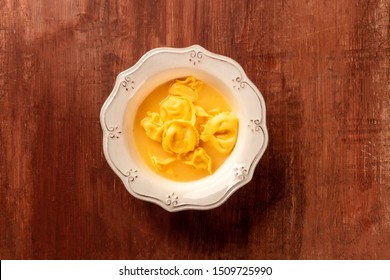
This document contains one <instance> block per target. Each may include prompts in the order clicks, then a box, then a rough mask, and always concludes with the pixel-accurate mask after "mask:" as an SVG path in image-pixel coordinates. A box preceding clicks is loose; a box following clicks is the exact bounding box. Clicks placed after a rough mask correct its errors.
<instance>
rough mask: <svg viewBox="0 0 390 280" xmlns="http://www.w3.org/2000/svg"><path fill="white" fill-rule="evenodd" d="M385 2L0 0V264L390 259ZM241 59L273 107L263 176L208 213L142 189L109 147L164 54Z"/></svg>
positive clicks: (389, 37)
mask: <svg viewBox="0 0 390 280" xmlns="http://www.w3.org/2000/svg"><path fill="white" fill-rule="evenodd" d="M389 19H390V3H389V1H384V0H377V1H374V0H373V1H366V0H361V1H352V0H346V1H326V0H318V1H314V0H297V1H285V0H276V1H267V0H262V1H226V0H214V1H173V0H171V1H147V0H141V1H124V0H123V1H121V0H117V1H109V0H106V1H103V0H96V1H87V0H74V1H60V0H55V1H53V0H47V1H45V0H40V1H32V0H31V1H28V0H19V1H17V0H1V1H0V65H1V66H0V145H1V146H0V258H1V259H389V258H390V22H389ZM192 44H200V45H202V46H203V47H205V48H207V49H209V50H210V51H212V52H216V53H220V54H223V55H226V56H229V57H232V58H233V59H235V60H237V61H238V62H239V63H240V64H241V65H242V66H243V67H244V69H245V70H246V72H247V74H248V76H249V78H250V79H251V80H252V81H253V82H254V83H255V84H256V85H257V86H258V87H259V89H260V90H261V91H262V93H263V95H264V98H265V100H266V104H267V122H268V128H269V134H270V142H269V146H268V149H267V151H266V153H265V155H264V157H263V158H262V159H261V161H260V164H259V166H258V168H257V169H256V173H255V177H254V180H253V181H252V182H251V183H250V184H248V185H247V186H245V187H244V188H242V189H240V190H239V191H238V192H237V193H235V194H234V195H233V197H231V198H230V199H229V200H228V201H227V202H226V203H225V204H223V205H222V206H220V207H219V208H216V209H214V210H210V211H185V212H179V213H173V214H172V213H168V212H166V211H164V210H163V209H161V208H160V207H159V206H156V205H153V204H150V203H147V202H143V201H140V200H137V199H135V198H133V197H132V196H131V195H130V194H129V193H128V192H127V191H126V189H125V188H124V187H123V185H122V183H121V181H120V179H119V178H118V177H117V176H116V175H115V174H114V172H113V171H112V170H111V169H110V168H109V166H108V164H107V162H106V160H105V158H104V156H103V151H102V131H101V128H100V123H99V113H100V109H101V106H102V104H103V102H104V101H105V99H106V98H107V96H108V95H109V93H110V92H111V89H112V87H113V84H114V81H115V78H116V75H117V74H118V73H119V72H121V71H122V70H124V69H127V68H129V67H130V66H132V65H133V64H134V63H135V62H136V61H138V59H139V58H140V57H141V56H142V55H143V54H144V53H145V52H146V51H148V50H150V49H152V48H155V47H162V46H172V47H185V46H189V45H192Z"/></svg>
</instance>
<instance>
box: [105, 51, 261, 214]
mask: <svg viewBox="0 0 390 280" xmlns="http://www.w3.org/2000/svg"><path fill="white" fill-rule="evenodd" d="M190 75H194V76H196V77H197V78H199V79H200V80H203V81H205V82H206V83H208V84H210V85H212V86H213V87H215V88H216V89H217V90H218V91H219V92H223V93H224V95H225V97H226V99H227V100H228V103H229V104H230V105H231V107H232V109H233V111H234V112H235V113H236V114H237V116H238V118H239V133H238V138H237V143H236V146H235V148H234V150H233V151H232V153H231V155H230V156H229V157H228V158H227V159H226V161H225V162H224V163H223V164H222V166H220V167H219V168H218V169H217V170H216V171H215V172H214V173H213V174H212V175H210V176H207V177H205V178H202V179H199V180H195V181H190V182H176V181H172V180H169V179H166V178H164V177H162V176H160V175H158V174H157V173H155V172H154V171H153V170H151V169H150V168H149V167H148V166H147V165H146V163H145V162H144V161H143V160H142V158H141V156H140V155H139V153H138V152H137V149H136V147H135V145H132V142H133V141H132V140H133V139H132V137H133V135H132V127H131V126H132V124H133V123H134V118H135V113H136V111H137V108H138V105H139V104H140V103H141V102H142V101H143V100H144V98H145V97H146V96H147V95H148V94H149V93H150V92H151V90H153V88H155V87H157V86H158V85H160V84H162V83H164V82H166V81H169V80H172V79H175V78H179V77H183V76H190ZM100 122H101V126H102V130H103V151H104V155H105V157H106V159H107V162H108V164H109V165H110V167H111V168H112V169H113V171H114V172H115V173H116V174H117V175H118V176H119V177H120V178H121V179H122V182H123V183H124V185H125V187H126V189H127V190H128V191H129V192H130V194H132V195H133V196H134V197H136V198H139V199H142V200H145V201H149V202H153V203H155V204H158V205H159V206H161V207H162V208H164V209H165V210H167V211H170V212H175V211H180V210H188V209H193V210H195V209H196V210H206V209H212V208H215V207H217V206H219V205H221V204H222V203H224V202H225V201H226V200H227V199H228V198H229V197H230V196H231V195H232V194H233V193H234V192H235V191H236V190H238V189H239V188H241V187H242V186H244V185H245V184H247V183H248V182H249V181H251V179H252V177H253V173H254V171H255V168H256V166H257V164H258V162H259V160H260V158H261V157H262V155H263V153H264V151H265V149H266V147H267V145H268V131H267V127H266V108H265V102H264V99H263V96H262V95H261V93H260V91H259V90H258V89H257V87H256V86H255V85H254V84H253V83H252V82H251V81H250V80H249V78H248V77H247V76H246V74H245V72H244V70H243V69H242V67H241V66H240V65H239V64H238V63H237V62H236V61H234V60H233V59H231V58H228V57H226V56H222V55H218V54H215V53H212V52H210V51H208V50H206V49H204V48H202V47H201V46H198V45H193V46H190V47H188V48H156V49H152V50H150V51H149V52H147V53H146V54H144V55H143V56H142V57H141V59H140V60H139V61H138V62H137V63H136V64H135V65H134V66H132V67H130V68H129V69H127V70H125V71H123V72H121V73H119V75H118V76H117V79H116V82H115V85H114V88H113V90H112V92H111V94H110V95H109V97H108V98H107V100H106V101H105V103H104V104H103V106H102V109H101V112H100Z"/></svg>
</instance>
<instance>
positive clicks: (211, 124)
mask: <svg viewBox="0 0 390 280" xmlns="http://www.w3.org/2000/svg"><path fill="white" fill-rule="evenodd" d="M237 132H238V119H237V117H236V115H235V114H233V113H232V112H223V113H219V114H218V115H215V116H213V117H212V118H211V119H209V120H208V121H207V123H206V124H205V126H204V130H203V132H202V134H201V135H200V139H202V141H204V142H210V143H211V144H212V146H213V147H214V148H215V149H216V150H217V151H218V152H220V153H222V154H228V153H230V152H231V151H232V150H233V148H234V145H235V144H236V139H237Z"/></svg>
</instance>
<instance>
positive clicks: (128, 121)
mask: <svg viewBox="0 0 390 280" xmlns="http://www.w3.org/2000/svg"><path fill="white" fill-rule="evenodd" d="M186 76H194V77H196V78H197V79H199V80H202V81H203V82H205V83H207V84H209V85H210V86H212V87H214V88H215V89H216V90H217V91H219V92H220V93H221V94H222V95H223V96H224V98H225V99H226V100H227V102H228V103H229V105H230V107H231V109H232V111H233V112H234V113H235V114H236V115H237V117H238V119H239V129H238V137H237V142H236V145H235V148H234V149H233V151H232V152H231V154H230V155H229V156H228V158H227V159H226V160H225V162H224V163H223V164H222V165H221V166H220V167H219V168H218V169H217V170H216V171H215V172H214V173H213V174H211V175H209V176H206V177H204V178H202V179H199V180H195V181H189V182H176V181H172V180H169V179H167V178H164V177H162V176H160V175H158V173H156V172H155V171H154V170H152V169H151V168H150V167H149V166H148V165H147V164H146V162H145V161H144V159H143V158H142V157H141V155H140V153H139V151H138V148H137V146H136V145H135V139H134V137H135V135H134V133H133V126H134V123H135V116H136V114H137V110H138V108H139V106H140V104H141V103H142V102H143V101H144V100H145V98H146V97H147V96H148V95H149V94H150V93H151V92H152V91H153V90H154V89H155V88H156V87H158V86H159V85H161V84H163V83H165V82H167V81H170V80H173V79H178V78H183V77H186ZM245 119H247V116H246V114H245V110H244V108H243V105H242V104H241V103H240V100H239V99H238V98H237V96H236V93H235V92H234V89H233V88H232V87H231V86H229V85H228V84H226V81H223V80H220V79H219V78H217V77H215V76H214V75H212V74H211V73H209V72H206V71H203V70H200V69H194V68H173V69H169V70H165V71H162V72H160V73H158V74H156V75H154V76H149V77H146V75H145V78H144V79H143V80H142V81H139V86H138V87H136V88H135V89H134V92H133V95H132V96H130V97H129V100H128V104H127V108H126V111H125V114H124V118H123V128H124V134H125V136H126V144H127V148H128V152H129V156H130V157H131V158H132V159H133V160H134V162H136V163H137V165H138V166H139V169H142V171H143V172H144V173H145V174H146V175H147V176H148V177H150V179H152V180H156V182H160V183H162V184H164V183H167V184H177V183H179V184H180V185H182V186H183V187H190V185H193V183H194V182H197V181H202V182H201V183H200V185H206V186H207V184H208V183H209V182H208V181H210V182H211V181H214V180H216V179H217V178H220V177H221V176H223V175H224V174H226V171H227V170H230V169H231V167H232V165H233V164H234V163H235V162H236V160H235V159H236V158H237V156H238V155H239V154H240V153H241V151H242V150H243V147H242V145H241V143H244V139H243V137H245V133H242V131H243V126H244V123H245V122H244V121H243V120H245ZM198 183H199V182H198ZM197 185H198V184H197Z"/></svg>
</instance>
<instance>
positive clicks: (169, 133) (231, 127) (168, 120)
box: [140, 76, 238, 174]
mask: <svg viewBox="0 0 390 280" xmlns="http://www.w3.org/2000/svg"><path fill="white" fill-rule="evenodd" d="M202 86H203V82H202V81H200V80H197V79H196V78H194V77H192V76H190V77H187V78H185V79H183V80H176V81H175V82H174V83H172V84H171V85H170V87H169V89H168V92H167V97H166V98H165V99H163V100H162V101H161V102H160V104H159V110H158V111H159V112H147V116H146V117H145V118H143V119H142V120H141V123H140V124H141V126H142V127H143V128H144V130H145V133H146V135H147V136H148V137H149V138H150V139H152V140H154V141H156V142H159V143H161V147H162V150H163V151H164V152H165V154H166V157H165V158H162V156H161V155H159V156H158V157H157V156H156V155H154V154H150V155H149V157H150V160H151V162H152V165H153V167H154V168H155V169H156V171H158V172H162V173H167V174H171V173H172V172H173V169H172V168H170V165H172V164H174V163H175V162H182V163H183V164H185V165H188V166H192V167H193V168H195V169H198V170H203V171H206V172H207V173H208V174H212V173H213V167H212V163H213V161H212V158H211V157H210V155H209V154H208V153H207V151H206V149H211V148H212V149H214V150H215V151H216V152H217V153H219V154H223V155H227V154H229V153H230V152H231V151H232V150H233V148H234V146H235V143H236V139H237V134H238V119H237V117H236V115H235V114H234V113H232V112H221V110H220V109H219V108H213V109H210V110H206V109H205V108H204V107H202V106H200V105H199V103H197V101H198V98H199V92H200V91H201V88H202ZM206 143H207V148H206V149H205V144H206Z"/></svg>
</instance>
